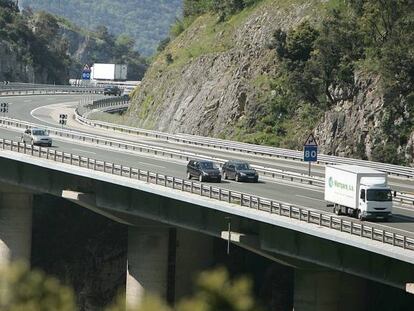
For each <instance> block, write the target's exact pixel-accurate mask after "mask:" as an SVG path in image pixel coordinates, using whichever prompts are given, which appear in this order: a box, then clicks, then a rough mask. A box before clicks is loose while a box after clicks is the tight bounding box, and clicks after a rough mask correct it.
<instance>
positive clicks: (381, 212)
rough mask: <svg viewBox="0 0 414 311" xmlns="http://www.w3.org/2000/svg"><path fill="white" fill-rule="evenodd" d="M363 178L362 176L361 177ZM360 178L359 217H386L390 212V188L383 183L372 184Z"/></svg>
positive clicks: (357, 213)
mask: <svg viewBox="0 0 414 311" xmlns="http://www.w3.org/2000/svg"><path fill="white" fill-rule="evenodd" d="M361 179H364V178H361ZM363 182H364V181H363V180H361V185H360V191H359V204H358V205H359V209H358V211H357V212H356V216H357V217H358V218H359V219H367V218H375V219H378V218H380V219H388V217H389V216H390V215H391V212H392V193H391V189H390V188H389V187H387V186H385V185H382V186H381V185H372V184H369V183H365V184H364V183H363Z"/></svg>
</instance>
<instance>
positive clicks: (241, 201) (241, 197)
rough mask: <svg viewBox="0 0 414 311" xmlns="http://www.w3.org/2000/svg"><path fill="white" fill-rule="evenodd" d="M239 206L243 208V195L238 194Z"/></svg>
mask: <svg viewBox="0 0 414 311" xmlns="http://www.w3.org/2000/svg"><path fill="white" fill-rule="evenodd" d="M240 205H241V206H243V193H240Z"/></svg>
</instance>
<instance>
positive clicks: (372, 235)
mask: <svg viewBox="0 0 414 311" xmlns="http://www.w3.org/2000/svg"><path fill="white" fill-rule="evenodd" d="M373 239H374V228H373V227H371V240H373Z"/></svg>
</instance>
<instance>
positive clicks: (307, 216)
mask: <svg viewBox="0 0 414 311" xmlns="http://www.w3.org/2000/svg"><path fill="white" fill-rule="evenodd" d="M306 221H307V223H309V222H310V210H307V215H306Z"/></svg>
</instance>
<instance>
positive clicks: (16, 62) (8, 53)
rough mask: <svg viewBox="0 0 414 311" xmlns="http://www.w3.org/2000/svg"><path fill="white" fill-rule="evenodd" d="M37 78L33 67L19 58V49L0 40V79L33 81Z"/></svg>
mask: <svg viewBox="0 0 414 311" xmlns="http://www.w3.org/2000/svg"><path fill="white" fill-rule="evenodd" d="M37 79H38V77H36V76H35V72H34V69H33V67H32V66H31V65H29V64H27V63H26V62H24V61H23V59H21V54H20V53H19V51H16V50H14V49H13V48H12V47H11V46H10V45H9V44H8V43H7V42H5V41H0V81H21V82H34V81H37Z"/></svg>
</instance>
